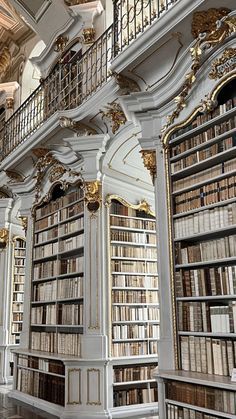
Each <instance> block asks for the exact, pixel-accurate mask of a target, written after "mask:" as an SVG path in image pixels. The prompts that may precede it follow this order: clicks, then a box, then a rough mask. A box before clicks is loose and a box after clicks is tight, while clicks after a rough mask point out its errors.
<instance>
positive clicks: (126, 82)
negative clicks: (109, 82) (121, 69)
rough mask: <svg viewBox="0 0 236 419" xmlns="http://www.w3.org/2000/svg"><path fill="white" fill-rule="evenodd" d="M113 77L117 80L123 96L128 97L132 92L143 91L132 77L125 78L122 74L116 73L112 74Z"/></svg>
mask: <svg viewBox="0 0 236 419" xmlns="http://www.w3.org/2000/svg"><path fill="white" fill-rule="evenodd" d="M112 75H113V77H114V78H115V80H116V83H117V84H118V86H119V88H120V89H121V90H122V94H123V95H127V94H129V93H131V92H140V91H141V89H140V87H139V85H138V83H137V82H136V81H135V80H132V79H131V78H130V77H127V76H124V75H123V74H120V73H119V74H118V73H116V72H115V71H113V72H112Z"/></svg>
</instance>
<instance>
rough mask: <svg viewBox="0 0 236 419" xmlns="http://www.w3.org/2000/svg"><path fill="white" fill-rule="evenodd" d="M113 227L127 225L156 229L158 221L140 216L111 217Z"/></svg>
mask: <svg viewBox="0 0 236 419" xmlns="http://www.w3.org/2000/svg"><path fill="white" fill-rule="evenodd" d="M110 224H111V227H113V226H117V227H126V228H134V229H140V230H155V229H156V222H155V221H154V220H150V219H147V220H140V219H138V218H125V217H113V216H112V215H111V217H110Z"/></svg>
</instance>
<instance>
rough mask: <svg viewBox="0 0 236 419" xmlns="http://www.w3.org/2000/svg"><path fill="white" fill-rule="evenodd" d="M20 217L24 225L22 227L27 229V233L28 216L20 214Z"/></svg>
mask: <svg viewBox="0 0 236 419" xmlns="http://www.w3.org/2000/svg"><path fill="white" fill-rule="evenodd" d="M18 218H19V220H20V222H21V225H22V227H23V230H24V231H25V234H27V229H28V217H26V216H23V215H22V216H19V217H18Z"/></svg>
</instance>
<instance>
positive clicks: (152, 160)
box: [141, 150, 157, 181]
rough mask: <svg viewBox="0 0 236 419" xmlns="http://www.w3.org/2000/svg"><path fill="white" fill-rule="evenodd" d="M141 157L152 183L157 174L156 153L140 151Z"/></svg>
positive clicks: (153, 151)
mask: <svg viewBox="0 0 236 419" xmlns="http://www.w3.org/2000/svg"><path fill="white" fill-rule="evenodd" d="M141 155H142V159H143V163H144V166H145V167H146V168H147V169H148V170H149V172H150V175H151V177H152V180H153V181H154V178H155V177H156V174H157V166H156V152H155V150H141Z"/></svg>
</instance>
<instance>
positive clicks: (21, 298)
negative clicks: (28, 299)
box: [12, 292, 24, 303]
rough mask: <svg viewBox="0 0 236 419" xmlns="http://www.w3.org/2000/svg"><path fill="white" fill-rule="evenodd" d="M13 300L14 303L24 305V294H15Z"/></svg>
mask: <svg viewBox="0 0 236 419" xmlns="http://www.w3.org/2000/svg"><path fill="white" fill-rule="evenodd" d="M12 300H13V302H14V303H17V302H22V303H23V301H24V294H23V293H18V292H13V296H12Z"/></svg>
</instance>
